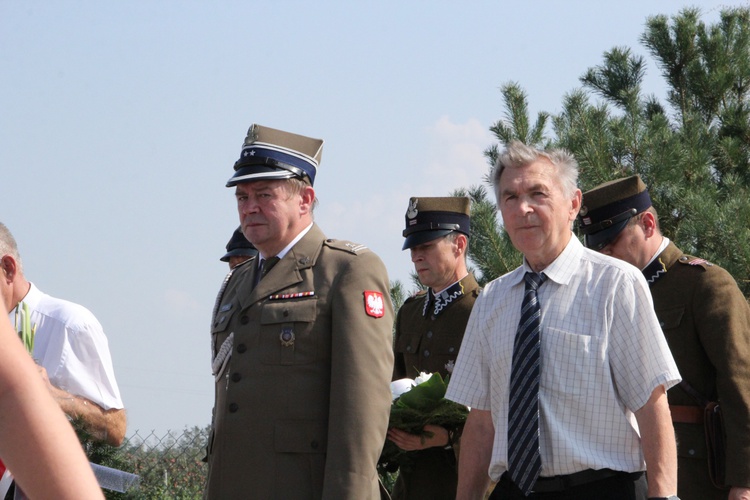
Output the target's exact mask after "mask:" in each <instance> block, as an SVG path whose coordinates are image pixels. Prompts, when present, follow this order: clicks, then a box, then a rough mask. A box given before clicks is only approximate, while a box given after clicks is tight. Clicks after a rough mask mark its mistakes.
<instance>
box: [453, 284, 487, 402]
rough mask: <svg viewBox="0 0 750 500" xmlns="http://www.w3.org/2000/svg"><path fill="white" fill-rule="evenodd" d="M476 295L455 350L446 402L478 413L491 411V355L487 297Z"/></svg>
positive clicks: (484, 294) (485, 295)
mask: <svg viewBox="0 0 750 500" xmlns="http://www.w3.org/2000/svg"><path fill="white" fill-rule="evenodd" d="M487 296H488V293H483V294H481V295H479V297H478V298H477V301H476V303H475V304H474V308H473V309H472V310H471V315H470V316H469V322H468V323H467V324H466V331H465V333H464V338H463V340H462V342H461V348H460V349H459V351H458V358H457V359H456V366H455V367H454V368H453V373H451V378H450V382H449V383H448V390H447V391H446V394H445V397H446V399H450V400H451V401H455V402H456V403H460V404H462V405H466V406H469V407H471V408H478V409H480V410H490V409H491V404H490V391H491V386H490V378H491V377H490V366H489V359H488V358H487V355H489V354H490V344H489V336H488V333H489V332H491V331H492V329H491V327H490V326H488V325H489V322H488V321H487V318H486V315H487V312H486V309H487V302H486V300H485V299H486V297H487Z"/></svg>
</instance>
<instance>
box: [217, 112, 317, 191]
mask: <svg viewBox="0 0 750 500" xmlns="http://www.w3.org/2000/svg"><path fill="white" fill-rule="evenodd" d="M322 154H323V140H322V139H313V138H311V137H305V136H303V135H298V134H292V133H291V132H284V131H283V130H276V129H273V128H270V127H264V126H262V125H258V124H255V123H254V124H252V125H251V126H250V129H249V130H248V131H247V137H245V142H244V144H243V145H242V152H241V153H240V159H239V160H237V161H236V162H235V163H234V175H233V176H232V178H231V179H229V180H228V181H227V187H232V186H235V185H237V184H239V183H241V182H252V181H259V180H269V179H291V178H292V177H297V178H299V179H302V180H306V181H308V182H309V183H310V185H312V184H313V183H314V182H315V173H316V172H317V170H318V165H319V164H320V158H321V155H322Z"/></svg>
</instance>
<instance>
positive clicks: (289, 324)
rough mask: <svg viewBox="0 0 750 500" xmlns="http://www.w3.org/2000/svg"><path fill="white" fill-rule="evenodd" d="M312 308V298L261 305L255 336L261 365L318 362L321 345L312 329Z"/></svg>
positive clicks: (320, 340) (313, 320) (314, 308)
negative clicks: (256, 336) (258, 324)
mask: <svg viewBox="0 0 750 500" xmlns="http://www.w3.org/2000/svg"><path fill="white" fill-rule="evenodd" d="M316 305H317V300H316V299H314V298H312V299H304V300H289V301H279V302H274V301H269V302H268V303H266V304H264V305H263V309H262V311H261V316H260V324H261V331H260V335H259V337H258V343H259V346H258V347H259V352H260V353H262V356H261V361H262V362H263V363H265V364H271V365H295V364H303V363H312V362H314V361H317V360H319V359H320V357H321V352H322V350H323V343H322V339H319V338H318V337H319V336H318V335H315V332H314V330H313V326H314V325H315V318H316V315H317V308H316Z"/></svg>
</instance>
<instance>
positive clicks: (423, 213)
mask: <svg viewBox="0 0 750 500" xmlns="http://www.w3.org/2000/svg"><path fill="white" fill-rule="evenodd" d="M469 204H470V202H469V198H467V197H465V196H460V197H459V196H447V197H443V198H416V197H412V198H410V199H409V207H408V208H407V209H406V229H404V232H403V235H404V238H406V240H404V246H403V248H402V250H406V249H407V248H412V247H414V246H416V245H420V244H422V243H427V242H428V241H432V240H435V239H437V238H440V237H441V236H445V235H447V234H448V233H452V232H453V231H458V232H459V233H463V234H465V235H466V236H469V229H470V222H471V217H470V211H469Z"/></svg>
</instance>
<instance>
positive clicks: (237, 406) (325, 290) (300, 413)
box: [206, 125, 393, 500]
mask: <svg viewBox="0 0 750 500" xmlns="http://www.w3.org/2000/svg"><path fill="white" fill-rule="evenodd" d="M322 145H323V141H322V140H318V139H311V138H308V137H304V136H300V135H297V134H291V133H288V132H284V131H280V130H275V129H272V128H269V127H263V126H259V125H253V126H251V127H250V130H249V131H248V135H247V138H246V139H245V143H244V145H243V147H242V153H241V155H240V159H239V160H237V162H236V163H235V165H234V170H235V173H234V176H233V177H232V178H231V179H229V181H228V182H227V186H230V187H234V188H235V196H236V198H237V208H238V211H239V216H240V223H241V227H242V231H243V233H244V235H245V237H246V238H247V239H248V240H249V241H250V242H251V243H252V244H253V245H254V246H255V247H256V248H257V249H258V251H259V254H258V256H257V257H256V258H253V259H251V260H249V261H247V262H245V263H244V264H241V265H239V266H238V267H236V268H235V269H234V272H233V273H232V274H231V276H230V277H229V279H228V280H227V282H226V284H225V285H224V286H223V287H222V288H223V289H222V291H221V294H220V295H221V296H220V297H219V299H218V300H217V305H216V308H215V315H214V318H213V321H212V327H211V334H212V347H213V363H212V368H213V372H214V376H215V378H216V397H215V403H214V415H213V423H212V429H211V436H210V440H209V445H208V464H209V472H208V484H207V490H206V496H207V497H208V498H210V499H229V498H247V499H262V500H267V499H285V500H286V499H320V498H323V499H335V500H339V499H352V500H355V499H356V500H359V499H377V498H380V492H379V481H378V475H377V471H376V463H377V460H378V457H379V455H380V451H381V449H382V446H383V442H384V439H385V434H386V431H387V426H388V415H389V410H390V404H391V394H390V388H389V382H390V377H391V373H392V370H393V352H392V349H391V338H392V337H391V332H392V324H393V308H392V305H391V302H390V297H389V281H388V275H387V272H386V270H385V267H384V265H383V263H382V261H381V260H380V258H378V257H377V256H376V255H375V254H374V253H373V252H371V251H370V250H368V249H367V248H366V247H365V246H363V245H359V244H356V243H351V242H348V241H342V240H334V239H328V238H326V237H325V235H324V234H323V231H322V230H321V229H320V228H319V227H318V226H317V224H315V223H313V215H312V211H313V206H314V203H315V191H314V189H313V183H314V181H315V174H316V171H317V168H318V164H319V162H320V156H321V148H322Z"/></svg>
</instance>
